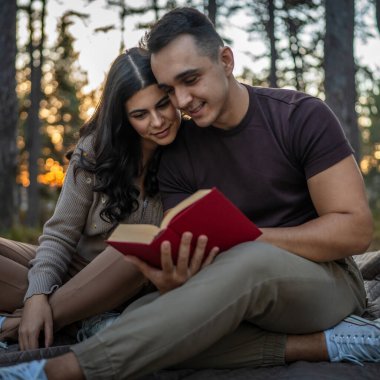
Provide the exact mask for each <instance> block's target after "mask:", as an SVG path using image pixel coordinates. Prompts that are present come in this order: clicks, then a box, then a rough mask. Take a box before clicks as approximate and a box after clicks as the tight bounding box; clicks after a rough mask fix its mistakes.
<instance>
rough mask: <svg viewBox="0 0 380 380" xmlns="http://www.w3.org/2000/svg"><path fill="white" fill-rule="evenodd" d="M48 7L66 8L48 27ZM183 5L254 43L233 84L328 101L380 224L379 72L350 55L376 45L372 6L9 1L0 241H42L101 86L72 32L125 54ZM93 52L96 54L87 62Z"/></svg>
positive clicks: (2, 41)
mask: <svg viewBox="0 0 380 380" xmlns="http://www.w3.org/2000/svg"><path fill="white" fill-rule="evenodd" d="M54 3H55V4H60V5H62V4H65V6H66V9H65V11H64V12H62V14H61V15H60V16H59V17H58V18H56V19H55V20H52V18H51V16H50V15H49V9H50V8H49V7H50V6H53V5H54ZM79 5H80V6H79ZM183 5H186V6H193V7H196V8H198V9H199V10H201V11H203V12H205V13H206V14H208V15H209V17H210V19H211V20H212V21H213V22H214V24H215V25H216V27H217V29H218V31H219V32H220V34H221V35H222V36H223V38H224V39H225V41H226V43H228V44H230V45H231V46H232V48H233V49H234V44H235V43H236V41H235V40H234V33H232V32H231V30H239V31H240V32H242V33H244V34H245V35H246V36H248V39H249V40H250V41H252V43H256V42H258V41H259V42H260V43H261V46H262V48H256V46H257V44H253V45H251V44H249V46H248V45H247V47H246V48H244V50H245V55H246V57H248V58H249V62H251V63H249V64H246V65H244V66H243V67H242V68H241V70H240V72H236V71H235V75H236V76H237V77H238V78H239V79H240V80H241V81H245V82H247V83H250V84H253V85H259V86H272V87H286V88H293V89H297V90H300V91H305V92H307V93H310V94H311V95H315V96H319V97H321V98H322V99H324V100H326V102H327V103H328V104H329V106H330V107H331V108H332V109H333V110H334V112H335V113H336V114H337V116H338V117H339V119H340V121H341V123H342V126H343V128H344V130H345V132H346V135H347V137H348V138H349V140H350V142H351V144H352V146H353V147H354V149H355V152H356V158H357V161H358V163H359V165H360V168H361V170H362V173H363V175H364V177H365V180H366V185H367V190H368V195H369V199H370V203H371V207H372V208H373V211H374V214H375V215H377V214H379V215H380V212H379V211H378V210H379V209H380V115H379V109H380V94H379V84H380V82H379V73H380V68H379V67H378V66H377V67H375V68H374V67H368V66H365V65H364V64H363V63H362V62H361V60H360V59H359V58H358V57H357V56H356V55H355V54H356V53H355V49H354V47H355V44H356V45H358V44H362V45H365V44H366V43H367V42H368V40H369V39H370V38H380V34H379V33H380V0H255V1H249V0H235V1H234V0H224V1H221V0H209V1H206V0H202V1H201V0H189V1H179V0H178V1H175V0H161V1H160V0H141V1H138V2H137V1H129V0H77V1H74V0H73V1H66V2H62V0H19V1H18V2H17V6H16V1H15V0H6V1H4V2H2V4H1V6H0V52H1V58H2V59H1V60H0V100H1V103H0V104H1V106H0V107H1V108H0V175H1V178H5V179H6V180H2V181H0V213H1V218H0V230H1V231H2V233H3V234H6V233H8V234H9V233H10V232H9V231H13V230H18V231H19V230H20V228H21V227H20V226H29V227H32V228H34V229H35V230H36V231H40V228H41V226H42V224H43V222H44V221H45V220H46V219H47V218H48V216H49V215H50V213H51V212H52V210H53V208H54V205H55V202H56V199H57V196H58V194H59V190H60V188H61V186H62V183H63V180H64V173H65V170H66V167H67V160H66V158H65V153H66V152H67V150H68V149H70V147H72V146H73V145H74V144H75V142H76V141H77V139H78V133H79V128H80V126H81V125H82V123H83V122H84V120H86V119H87V118H88V117H89V116H90V115H91V112H92V111H93V110H94V107H95V104H96V101H97V98H98V94H99V88H98V87H100V86H98V87H97V88H95V89H94V88H93V89H91V90H89V89H88V88H89V86H88V84H89V80H88V75H87V73H86V71H85V70H84V69H83V68H82V67H80V65H79V60H78V57H79V55H80V54H81V52H80V51H78V50H77V49H76V41H77V39H78V38H79V37H80V36H77V35H75V33H73V31H72V30H73V27H75V25H78V23H80V24H81V25H83V27H85V28H87V29H91V32H92V33H93V35H106V34H107V33H115V32H116V33H117V34H116V36H118V37H116V38H117V39H118V44H119V45H118V46H119V47H118V49H119V51H123V50H124V49H125V47H126V46H131V43H130V41H129V35H128V33H129V32H128V30H131V29H133V28H134V29H139V30H140V32H141V33H140V34H141V36H143V34H144V31H145V30H147V29H148V28H149V26H150V25H151V24H152V23H153V22H155V21H156V20H157V19H158V18H159V17H161V16H162V15H163V14H164V13H165V12H167V11H168V10H170V9H172V8H174V7H176V6H183ZM94 6H97V7H98V8H99V9H100V10H101V9H104V10H107V11H110V12H113V14H114V20H113V21H112V22H111V23H106V22H103V21H102V20H103V17H102V14H101V13H99V12H98V14H97V16H94V15H93V14H92V15H90V12H87V11H86V10H89V9H90V8H91V7H94ZM369 15H371V16H369ZM16 20H17V25H18V27H17V31H18V32H17V34H16ZM136 20H137V21H136ZM48 22H50V24H51V22H55V27H56V33H55V38H54V39H53V40H52V39H51V38H50V39H49V38H48V37H49V36H47V32H46V31H47V27H46V25H47V23H48ZM376 25H377V29H376ZM16 36H17V44H16ZM113 36H115V34H113ZM134 44H135V43H134ZM252 46H255V48H252ZM234 50H235V49H234ZM117 53H118V52H115V54H114V56H112V57H110V59H109V62H111V61H112V59H114V58H115V57H116V55H117ZM101 54H103V53H102V50H101V49H99V50H98V51H96V52H94V54H93V57H97V56H99V55H101ZM257 64H259V65H260V68H259V69H257V68H256V67H257ZM16 80H17V82H16ZM15 90H16V91H15ZM12 227H13V230H12ZM14 227H16V228H14ZM379 228H380V227H379ZM37 233H38V232H36V234H37ZM22 234H23V236H17V237H16V238H19V239H23V240H26V239H27V232H26V230H22ZM32 235H33V234H32ZM379 235H380V232H379ZM33 236H34V235H33Z"/></svg>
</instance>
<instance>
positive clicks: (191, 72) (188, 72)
mask: <svg viewBox="0 0 380 380" xmlns="http://www.w3.org/2000/svg"><path fill="white" fill-rule="evenodd" d="M197 73H198V69H189V70H186V71H183V72H182V73H179V74H177V75H176V76H175V77H174V80H176V81H179V80H181V79H183V78H185V77H187V76H189V75H194V74H197ZM158 87H159V88H161V89H168V88H171V87H172V86H169V85H167V84H165V83H158Z"/></svg>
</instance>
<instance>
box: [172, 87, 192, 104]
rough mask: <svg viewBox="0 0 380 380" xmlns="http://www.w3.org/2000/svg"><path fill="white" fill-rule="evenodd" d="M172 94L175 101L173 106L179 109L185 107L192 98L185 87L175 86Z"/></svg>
mask: <svg viewBox="0 0 380 380" xmlns="http://www.w3.org/2000/svg"><path fill="white" fill-rule="evenodd" d="M174 96H175V102H176V105H175V106H176V107H177V108H180V109H185V108H186V107H187V106H188V105H189V104H190V103H191V100H192V97H191V94H190V93H189V91H188V90H187V89H185V88H176V89H175V95H174Z"/></svg>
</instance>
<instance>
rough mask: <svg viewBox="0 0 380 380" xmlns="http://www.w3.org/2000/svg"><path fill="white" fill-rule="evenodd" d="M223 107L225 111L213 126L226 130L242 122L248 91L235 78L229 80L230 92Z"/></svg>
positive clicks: (247, 100)
mask: <svg viewBox="0 0 380 380" xmlns="http://www.w3.org/2000/svg"><path fill="white" fill-rule="evenodd" d="M225 106H226V108H225V110H226V111H225V112H224V114H223V115H221V117H220V118H219V119H218V121H217V122H215V123H214V124H213V126H214V127H216V128H220V129H226V130H228V129H233V128H235V127H237V126H238V125H239V124H240V122H241V121H242V120H243V118H244V116H245V115H246V113H247V111H248V107H249V94H248V90H247V88H246V87H245V86H244V85H242V84H241V83H239V82H238V81H237V80H236V79H235V78H232V79H231V83H230V92H229V96H228V99H227V104H226V105H225Z"/></svg>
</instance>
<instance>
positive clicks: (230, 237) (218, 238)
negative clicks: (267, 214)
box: [107, 188, 261, 267]
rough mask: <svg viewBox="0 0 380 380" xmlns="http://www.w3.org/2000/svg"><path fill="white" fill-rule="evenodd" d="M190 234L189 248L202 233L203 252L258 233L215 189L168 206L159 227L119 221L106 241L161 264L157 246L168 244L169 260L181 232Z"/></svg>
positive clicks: (147, 260)
mask: <svg viewBox="0 0 380 380" xmlns="http://www.w3.org/2000/svg"><path fill="white" fill-rule="evenodd" d="M186 231H190V232H191V233H192V234H193V241H192V244H193V247H194V246H195V242H196V239H197V238H198V236H199V235H206V236H207V237H208V243H207V247H206V255H207V253H208V252H209V251H210V250H211V249H212V248H213V247H219V248H220V252H223V251H225V250H227V249H229V248H231V247H233V246H234V245H237V244H240V243H243V242H246V241H253V240H255V239H256V238H257V237H259V236H260V235H261V231H260V230H259V229H258V228H257V226H256V225H255V224H254V223H253V222H252V221H251V220H249V219H248V218H247V217H246V216H245V215H244V214H243V213H242V212H241V211H240V210H239V209H238V208H237V207H236V206H235V205H234V204H233V203H232V202H231V201H230V200H229V199H228V198H226V197H225V196H224V195H223V194H222V193H221V192H220V191H219V190H218V189H216V188H213V189H211V190H199V191H198V192H196V193H194V194H193V195H192V196H190V197H189V198H187V199H185V200H184V201H182V202H180V203H179V204H178V205H177V206H176V207H174V208H173V209H171V210H170V211H169V212H168V214H167V215H166V216H165V218H164V219H163V221H162V223H161V226H160V227H156V226H150V225H143V224H135V225H128V224H120V225H119V226H118V227H117V228H116V229H115V231H114V232H113V233H112V235H111V236H110V238H109V239H108V240H107V243H108V244H110V245H112V246H113V247H114V248H116V249H117V250H119V251H120V252H121V253H123V254H125V255H134V256H137V257H139V258H140V259H142V260H144V261H146V262H147V263H149V264H150V265H152V266H155V267H161V264H160V261H161V259H160V256H161V254H160V246H161V243H162V242H163V241H165V240H168V241H170V243H171V245H172V254H173V262H176V261H177V253H178V252H177V251H178V247H179V244H180V240H181V236H182V234H183V233H184V232H186Z"/></svg>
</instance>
